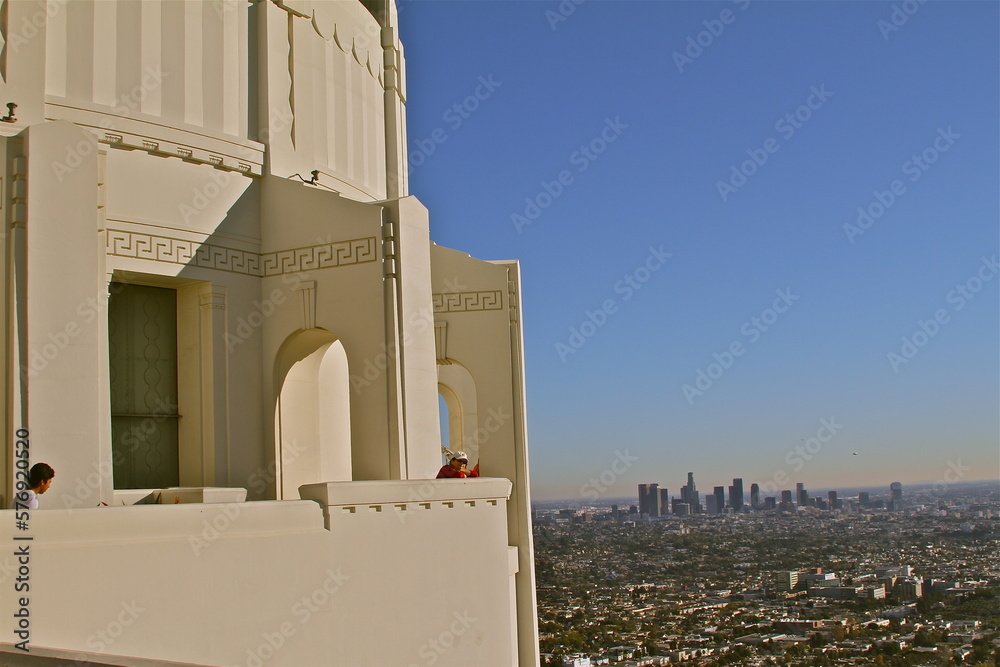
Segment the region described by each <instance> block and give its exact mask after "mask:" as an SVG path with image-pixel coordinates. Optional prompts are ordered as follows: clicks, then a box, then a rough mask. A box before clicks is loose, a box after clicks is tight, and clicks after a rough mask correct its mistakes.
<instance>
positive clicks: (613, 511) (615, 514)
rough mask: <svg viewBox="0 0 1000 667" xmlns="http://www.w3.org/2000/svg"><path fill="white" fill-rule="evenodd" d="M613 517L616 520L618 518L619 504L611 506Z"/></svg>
mask: <svg viewBox="0 0 1000 667" xmlns="http://www.w3.org/2000/svg"><path fill="white" fill-rule="evenodd" d="M611 518H612V520H614V521H617V520H618V505H612V506H611Z"/></svg>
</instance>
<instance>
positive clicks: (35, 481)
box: [21, 463, 56, 510]
mask: <svg viewBox="0 0 1000 667" xmlns="http://www.w3.org/2000/svg"><path fill="white" fill-rule="evenodd" d="M55 476H56V471H55V470H53V469H52V466H50V465H49V464H48V463H36V464H35V465H33V466H31V470H29V471H28V490H27V491H25V493H27V494H28V502H27V503H25V504H26V505H27V506H28V509H29V510H36V509H38V496H40V495H42V494H43V493H45V492H46V491H48V490H49V487H50V486H52V479H53V478H54V477H55ZM21 502H24V501H21Z"/></svg>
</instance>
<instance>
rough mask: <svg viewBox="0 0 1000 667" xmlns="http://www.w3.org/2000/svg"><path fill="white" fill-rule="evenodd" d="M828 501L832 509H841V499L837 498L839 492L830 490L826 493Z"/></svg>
mask: <svg viewBox="0 0 1000 667" xmlns="http://www.w3.org/2000/svg"><path fill="white" fill-rule="evenodd" d="M826 501H827V503H828V504H829V505H830V509H831V510H835V509H839V507H838V505H839V501H838V500H837V492H836V491H830V492H828V493H827V494H826Z"/></svg>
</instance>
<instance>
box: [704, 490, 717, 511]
mask: <svg viewBox="0 0 1000 667" xmlns="http://www.w3.org/2000/svg"><path fill="white" fill-rule="evenodd" d="M705 514H719V505H718V503H717V501H716V499H715V494H714V493H706V494H705Z"/></svg>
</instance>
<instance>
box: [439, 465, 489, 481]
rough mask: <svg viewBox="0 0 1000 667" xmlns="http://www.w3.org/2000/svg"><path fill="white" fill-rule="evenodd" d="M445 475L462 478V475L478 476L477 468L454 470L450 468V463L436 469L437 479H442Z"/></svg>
mask: <svg viewBox="0 0 1000 667" xmlns="http://www.w3.org/2000/svg"><path fill="white" fill-rule="evenodd" d="M445 477H459V478H462V477H479V471H478V470H465V471H462V470H455V469H454V468H452V467H451V466H450V465H448V464H447V463H446V464H444V465H443V466H441V469H440V470H438V474H437V478H438V479H442V478H445Z"/></svg>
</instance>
